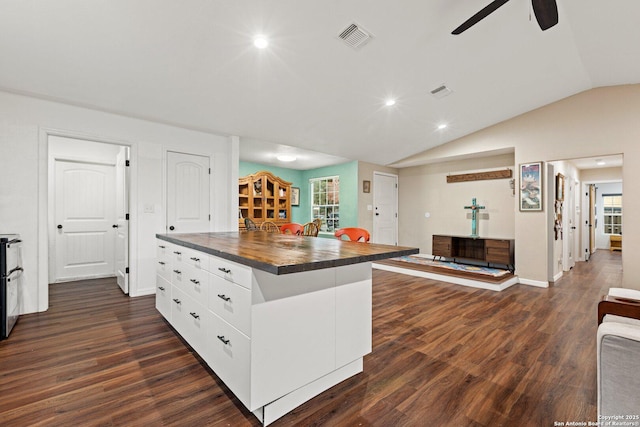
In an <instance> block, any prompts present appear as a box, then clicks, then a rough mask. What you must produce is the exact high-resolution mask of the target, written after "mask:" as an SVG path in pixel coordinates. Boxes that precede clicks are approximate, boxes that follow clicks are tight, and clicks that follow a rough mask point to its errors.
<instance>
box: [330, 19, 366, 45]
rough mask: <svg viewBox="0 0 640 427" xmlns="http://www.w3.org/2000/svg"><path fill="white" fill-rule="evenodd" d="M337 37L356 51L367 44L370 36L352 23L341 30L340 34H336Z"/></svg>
mask: <svg viewBox="0 0 640 427" xmlns="http://www.w3.org/2000/svg"><path fill="white" fill-rule="evenodd" d="M338 37H339V38H340V39H342V40H343V41H344V42H345V43H346V44H348V45H349V46H351V47H352V48H354V49H358V48H359V47H362V46H364V45H365V44H367V43H368V42H369V40H371V37H372V36H371V33H369V32H368V31H366V30H364V29H363V28H362V27H360V26H359V25H358V24H356V23H353V24H351V25H349V26H348V27H347V28H345V29H344V30H342V31H341V32H340V34H338Z"/></svg>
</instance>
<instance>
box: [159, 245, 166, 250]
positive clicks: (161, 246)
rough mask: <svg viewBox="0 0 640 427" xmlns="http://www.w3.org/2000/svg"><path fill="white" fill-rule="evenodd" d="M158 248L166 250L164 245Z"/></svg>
mask: <svg viewBox="0 0 640 427" xmlns="http://www.w3.org/2000/svg"><path fill="white" fill-rule="evenodd" d="M158 247H159V248H160V249H165V248H166V246H163V245H160V246H158Z"/></svg>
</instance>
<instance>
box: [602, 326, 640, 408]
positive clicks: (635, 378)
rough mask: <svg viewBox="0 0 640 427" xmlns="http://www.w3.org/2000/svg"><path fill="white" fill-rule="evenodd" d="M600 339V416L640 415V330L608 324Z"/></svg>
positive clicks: (634, 327)
mask: <svg viewBox="0 0 640 427" xmlns="http://www.w3.org/2000/svg"><path fill="white" fill-rule="evenodd" d="M597 340H598V341H597V343H598V344H597V358H598V362H597V363H598V415H599V416H600V417H602V416H616V415H618V416H634V415H637V416H640V393H638V390H640V327H639V326H637V325H633V324H628V323H618V322H613V321H606V322H604V323H602V324H601V325H600V326H598V338H597ZM599 419H602V418H599Z"/></svg>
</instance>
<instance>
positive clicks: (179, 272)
mask: <svg viewBox="0 0 640 427" xmlns="http://www.w3.org/2000/svg"><path fill="white" fill-rule="evenodd" d="M173 272H174V273H176V274H182V271H180V270H173Z"/></svg>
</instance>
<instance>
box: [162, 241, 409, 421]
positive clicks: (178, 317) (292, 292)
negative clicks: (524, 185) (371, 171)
mask: <svg viewBox="0 0 640 427" xmlns="http://www.w3.org/2000/svg"><path fill="white" fill-rule="evenodd" d="M156 237H157V239H158V270H157V277H156V283H157V289H156V307H157V308H158V310H159V311H160V313H162V315H163V316H164V317H165V318H166V319H167V321H168V322H169V323H170V324H171V325H172V326H173V327H174V329H175V330H176V331H177V332H178V333H179V334H180V335H181V336H182V337H183V338H184V339H185V340H186V341H187V342H188V343H189V345H190V346H191V347H193V348H194V350H195V351H196V352H197V353H198V354H199V355H200V356H201V358H202V359H203V360H204V361H205V362H206V363H207V364H208V365H209V366H210V367H211V369H212V370H213V371H214V372H215V373H216V375H218V376H219V377H220V379H222V381H224V382H225V384H226V385H227V386H228V387H229V389H231V391H232V392H233V393H234V394H235V395H236V397H237V398H238V399H239V400H240V401H241V402H242V403H243V404H244V405H245V406H246V407H247V408H248V409H249V410H250V411H252V412H253V413H254V414H255V415H256V416H257V417H258V418H259V419H260V421H261V422H262V423H263V424H264V425H267V424H269V423H271V422H273V421H274V420H276V419H278V418H279V417H281V416H282V415H284V414H286V413H287V412H289V411H291V410H292V409H294V408H295V407H297V406H299V405H300V404H302V403H304V402H305V401H307V400H309V399H311V398H312V397H314V396H316V395H318V394H320V393H322V392H323V391H325V390H327V389H329V388H330V387H332V386H333V385H335V384H337V383H339V382H341V381H343V380H345V379H346V378H349V377H350V376H352V375H355V374H357V373H359V372H362V369H363V357H364V355H365V354H368V353H370V352H371V307H372V301H371V262H372V261H377V260H381V259H386V258H392V257H397V256H403V255H410V254H414V253H417V252H418V249H417V248H407V247H399V246H388V245H378V244H368V243H355V242H346V241H339V240H337V239H322V238H314V237H304V236H291V235H283V234H274V233H266V232H228V233H192V234H162V235H161V234H158V235H156Z"/></svg>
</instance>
